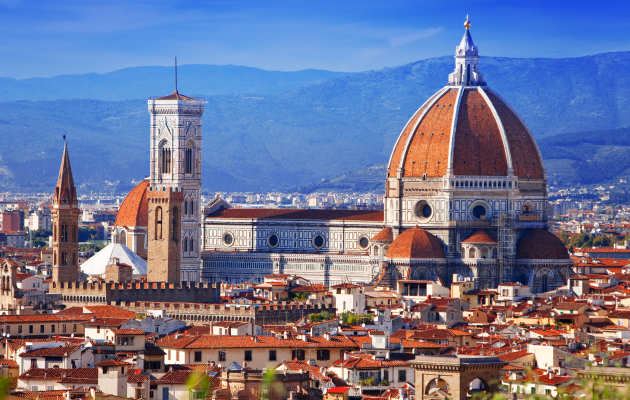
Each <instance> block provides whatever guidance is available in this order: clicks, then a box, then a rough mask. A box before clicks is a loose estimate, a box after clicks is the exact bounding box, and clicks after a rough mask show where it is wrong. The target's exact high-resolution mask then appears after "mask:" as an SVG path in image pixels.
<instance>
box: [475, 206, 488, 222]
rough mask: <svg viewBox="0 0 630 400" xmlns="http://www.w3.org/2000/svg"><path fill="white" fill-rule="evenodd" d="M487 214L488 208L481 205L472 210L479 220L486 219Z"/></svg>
mask: <svg viewBox="0 0 630 400" xmlns="http://www.w3.org/2000/svg"><path fill="white" fill-rule="evenodd" d="M486 213H487V210H486V207H484V206H482V205H481V204H479V205H476V206H474V207H473V209H472V214H473V216H474V217H475V218H478V219H485V218H486Z"/></svg>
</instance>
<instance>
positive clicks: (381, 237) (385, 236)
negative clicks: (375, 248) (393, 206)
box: [372, 226, 394, 243]
mask: <svg viewBox="0 0 630 400" xmlns="http://www.w3.org/2000/svg"><path fill="white" fill-rule="evenodd" d="M392 240H394V233H393V232H392V228H390V227H389V226H388V227H386V228H383V229H382V230H381V231H380V232H379V233H377V234H376V235H374V237H373V238H372V241H373V242H382V243H391V242H392Z"/></svg>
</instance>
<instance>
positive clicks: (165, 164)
mask: <svg viewBox="0 0 630 400" xmlns="http://www.w3.org/2000/svg"><path fill="white" fill-rule="evenodd" d="M158 158H159V159H158V168H159V169H160V173H161V174H170V173H171V149H170V148H169V147H168V143H166V142H164V143H162V144H161V145H160V149H159V155H158Z"/></svg>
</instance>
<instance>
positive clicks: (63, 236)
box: [61, 224, 68, 242]
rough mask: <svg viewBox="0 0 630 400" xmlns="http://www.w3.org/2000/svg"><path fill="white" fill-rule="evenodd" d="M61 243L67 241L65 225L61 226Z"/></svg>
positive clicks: (66, 227)
mask: <svg viewBox="0 0 630 400" xmlns="http://www.w3.org/2000/svg"><path fill="white" fill-rule="evenodd" d="M61 241H62V242H67V241H68V225H66V224H61Z"/></svg>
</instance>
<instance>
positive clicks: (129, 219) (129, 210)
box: [115, 180, 149, 227]
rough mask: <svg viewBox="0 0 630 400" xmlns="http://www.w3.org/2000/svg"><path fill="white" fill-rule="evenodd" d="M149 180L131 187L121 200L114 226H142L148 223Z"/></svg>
mask: <svg viewBox="0 0 630 400" xmlns="http://www.w3.org/2000/svg"><path fill="white" fill-rule="evenodd" d="M148 190H149V181H148V180H144V181H142V182H140V183H139V184H138V186H136V187H135V188H133V189H131V191H130V192H129V194H128V195H127V197H125V200H123V202H122V204H121V205H120V208H119V209H118V215H117V216H116V224H115V225H116V226H127V227H131V226H144V227H146V226H147V225H148V223H149V203H148V200H147V191H148Z"/></svg>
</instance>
